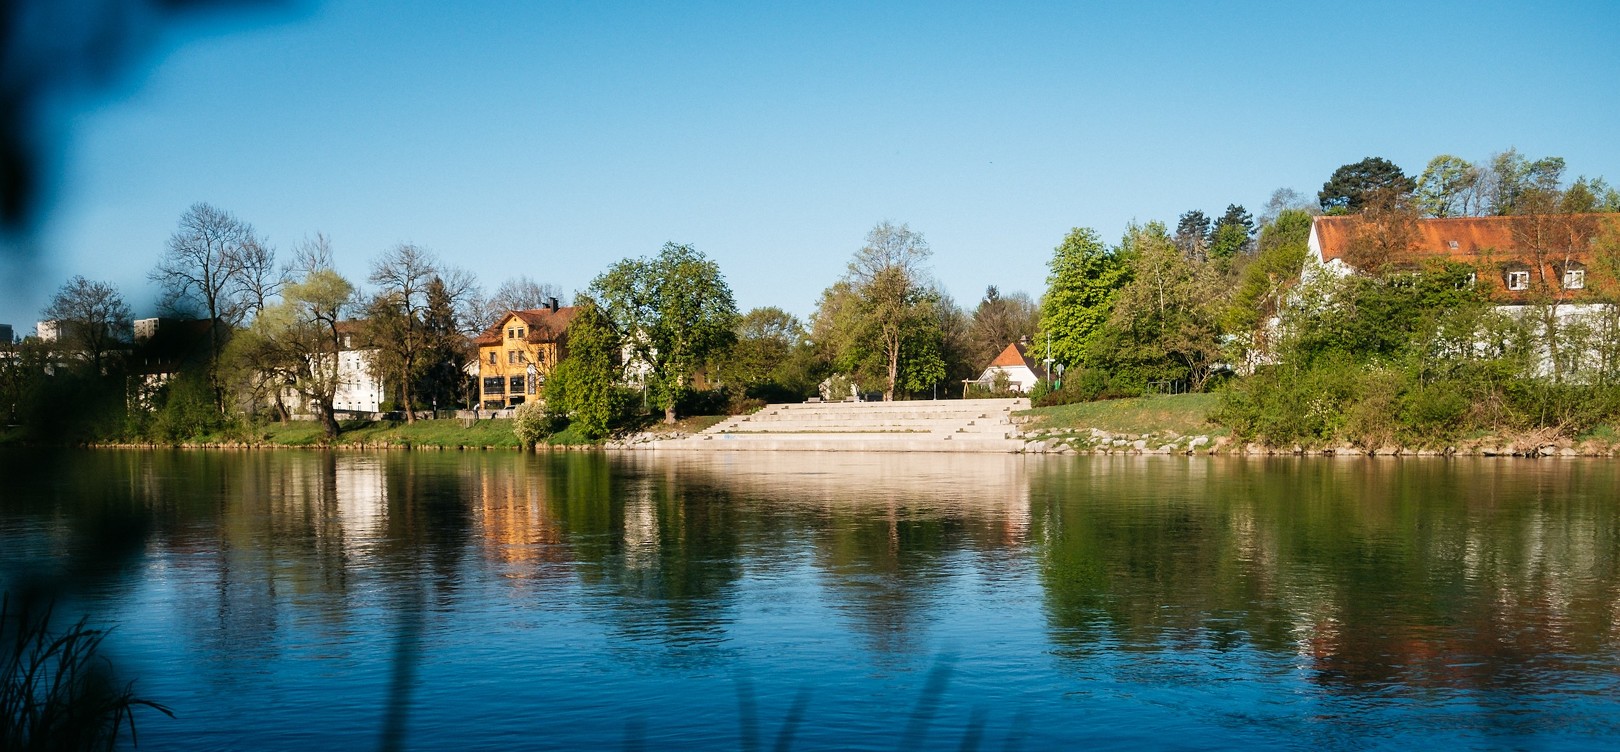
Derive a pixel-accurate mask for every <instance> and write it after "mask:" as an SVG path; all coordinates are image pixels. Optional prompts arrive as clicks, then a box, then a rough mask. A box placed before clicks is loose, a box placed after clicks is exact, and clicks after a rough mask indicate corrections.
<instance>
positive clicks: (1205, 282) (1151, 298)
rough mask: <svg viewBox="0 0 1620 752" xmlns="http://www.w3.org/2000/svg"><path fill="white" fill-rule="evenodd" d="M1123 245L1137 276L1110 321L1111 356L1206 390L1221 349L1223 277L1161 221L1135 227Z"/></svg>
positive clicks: (1148, 372) (1145, 371) (1144, 371)
mask: <svg viewBox="0 0 1620 752" xmlns="http://www.w3.org/2000/svg"><path fill="white" fill-rule="evenodd" d="M1230 226H1236V225H1230ZM1122 246H1124V247H1125V248H1126V249H1127V250H1126V251H1125V252H1124V253H1123V254H1122V255H1124V256H1126V257H1127V258H1129V266H1130V270H1131V281H1130V283H1129V284H1127V285H1125V287H1124V288H1122V289H1121V290H1120V291H1119V295H1118V298H1117V300H1116V301H1115V303H1114V308H1113V311H1112V313H1111V314H1110V317H1109V320H1108V329H1109V330H1110V331H1109V334H1110V335H1111V336H1110V337H1109V341H1110V343H1111V344H1112V345H1113V347H1111V348H1110V355H1109V357H1110V359H1112V360H1115V361H1116V362H1119V363H1121V364H1126V365H1128V366H1129V367H1131V368H1133V369H1135V370H1137V371H1138V372H1139V373H1140V374H1141V375H1142V376H1144V377H1147V378H1149V379H1154V380H1160V379H1163V380H1172V379H1173V380H1185V381H1186V382H1187V387H1188V389H1189V390H1191V391H1202V390H1203V388H1204V384H1205V383H1206V382H1208V380H1209V376H1210V373H1211V368H1212V367H1213V366H1214V364H1215V363H1216V362H1217V361H1218V356H1219V354H1220V334H1221V331H1220V327H1219V324H1218V322H1219V312H1220V310H1221V309H1220V298H1221V296H1220V294H1219V280H1218V279H1217V277H1216V275H1215V273H1214V271H1213V270H1212V269H1210V267H1209V266H1208V265H1206V264H1199V263H1196V262H1194V261H1192V260H1190V259H1188V258H1187V257H1186V255H1185V254H1183V253H1181V252H1180V250H1179V249H1177V248H1176V246H1175V243H1174V241H1173V240H1171V238H1170V234H1169V233H1168V232H1167V231H1166V230H1165V227H1164V225H1162V224H1160V223H1157V222H1153V223H1149V224H1148V225H1147V226H1145V227H1132V228H1131V229H1130V230H1129V231H1127V233H1126V239H1125V242H1124V243H1122Z"/></svg>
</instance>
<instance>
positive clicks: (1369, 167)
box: [1316, 157, 1417, 214]
mask: <svg viewBox="0 0 1620 752" xmlns="http://www.w3.org/2000/svg"><path fill="white" fill-rule="evenodd" d="M1416 187H1417V184H1416V182H1415V181H1413V180H1412V179H1411V178H1409V177H1407V176H1406V173H1404V172H1402V171H1401V168H1400V167H1397V166H1396V165H1395V163H1393V162H1391V161H1389V160H1387V159H1384V158H1383V157H1367V158H1366V159H1363V160H1361V161H1360V162H1354V163H1351V164H1347V165H1344V166H1342V167H1340V168H1339V169H1337V170H1334V171H1333V175H1332V176H1330V177H1329V178H1328V181H1327V182H1326V183H1323V184H1322V190H1321V192H1319V193H1317V194H1316V197H1317V200H1318V201H1319V202H1320V203H1321V204H1322V210H1323V211H1333V210H1335V209H1342V210H1344V211H1347V212H1350V213H1352V214H1353V213H1355V212H1359V211H1361V209H1362V207H1363V206H1365V205H1366V203H1367V202H1368V201H1369V200H1371V199H1372V198H1373V197H1374V196H1375V195H1377V194H1380V193H1396V194H1407V193H1411V192H1412V190H1413V189H1415V188H1416Z"/></svg>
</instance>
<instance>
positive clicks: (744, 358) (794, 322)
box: [714, 307, 805, 396]
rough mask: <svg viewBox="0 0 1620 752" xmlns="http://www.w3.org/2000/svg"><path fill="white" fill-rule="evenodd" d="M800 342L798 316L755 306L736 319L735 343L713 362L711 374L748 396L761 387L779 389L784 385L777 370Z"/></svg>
mask: <svg viewBox="0 0 1620 752" xmlns="http://www.w3.org/2000/svg"><path fill="white" fill-rule="evenodd" d="M804 341H805V331H804V324H803V323H801V322H800V321H799V319H798V317H796V316H794V315H793V314H791V313H788V312H787V311H784V310H782V309H780V308H775V307H767V308H755V309H753V310H751V311H749V312H748V313H746V314H743V316H742V317H741V318H739V319H738V320H737V341H736V344H734V345H733V346H732V347H731V351H730V354H729V355H726V356H724V357H722V358H720V360H719V362H718V363H716V364H715V367H714V373H715V375H716V376H718V377H719V379H720V380H721V381H722V382H723V383H726V384H728V385H729V384H735V385H737V386H739V387H742V389H743V390H744V393H745V394H748V395H749V396H756V393H757V392H761V391H762V390H764V391H782V390H783V388H784V387H787V386H788V385H786V384H783V383H782V379H781V377H780V372H781V369H782V367H783V366H784V365H785V364H787V363H788V362H789V361H790V360H791V359H792V358H793V355H794V351H795V350H796V349H798V348H799V347H800V346H801V345H802V344H803V343H804ZM795 386H799V385H795ZM773 387H774V389H772V388H773Z"/></svg>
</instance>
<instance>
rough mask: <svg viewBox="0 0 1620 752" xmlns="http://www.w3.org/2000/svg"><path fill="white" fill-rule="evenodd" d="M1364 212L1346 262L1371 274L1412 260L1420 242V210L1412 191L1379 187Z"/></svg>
mask: <svg viewBox="0 0 1620 752" xmlns="http://www.w3.org/2000/svg"><path fill="white" fill-rule="evenodd" d="M1365 202H1366V203H1365V204H1364V205H1363V207H1362V211H1361V215H1360V216H1359V217H1357V221H1356V222H1355V224H1354V225H1353V226H1352V227H1351V229H1350V237H1349V240H1348V242H1347V243H1346V244H1345V249H1344V262H1345V263H1346V264H1349V265H1350V266H1351V267H1352V268H1354V269H1357V270H1359V271H1362V272H1365V273H1367V274H1373V275H1378V274H1382V273H1384V272H1385V271H1386V270H1387V269H1388V268H1389V267H1391V266H1397V265H1406V264H1408V263H1409V262H1411V261H1412V250H1413V249H1414V248H1416V247H1417V244H1418V232H1419V231H1418V212H1417V206H1416V203H1415V202H1414V201H1413V199H1412V196H1411V195H1410V194H1408V193H1405V192H1401V191H1398V190H1396V189H1385V190H1382V191H1378V192H1376V193H1374V194H1372V195H1369V196H1367V197H1366V198H1365Z"/></svg>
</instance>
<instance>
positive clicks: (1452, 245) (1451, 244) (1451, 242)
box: [1446, 240, 1457, 251]
mask: <svg viewBox="0 0 1620 752" xmlns="http://www.w3.org/2000/svg"><path fill="white" fill-rule="evenodd" d="M1446 247H1447V248H1450V249H1451V250H1453V251H1455V250H1457V241H1455V240H1447V241H1446Z"/></svg>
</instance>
